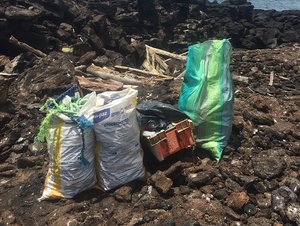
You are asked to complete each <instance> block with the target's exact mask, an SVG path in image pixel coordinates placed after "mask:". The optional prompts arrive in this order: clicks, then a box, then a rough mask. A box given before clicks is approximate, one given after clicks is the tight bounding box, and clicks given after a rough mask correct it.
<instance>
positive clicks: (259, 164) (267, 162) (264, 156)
mask: <svg viewBox="0 0 300 226" xmlns="http://www.w3.org/2000/svg"><path fill="white" fill-rule="evenodd" d="M252 164H253V169H254V173H255V175H257V176H258V177H260V178H263V179H272V178H275V177H277V176H279V175H281V174H282V173H283V171H284V170H285V167H286V163H285V161H284V160H283V159H282V158H280V157H279V156H276V155H270V154H269V152H261V153H260V154H259V155H258V156H257V157H255V158H253V159H252Z"/></svg>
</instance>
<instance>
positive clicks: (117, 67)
mask: <svg viewBox="0 0 300 226" xmlns="http://www.w3.org/2000/svg"><path fill="white" fill-rule="evenodd" d="M115 68H116V69H121V70H126V71H132V72H136V73H140V74H144V75H152V76H159V77H162V78H165V79H170V80H172V79H173V77H171V76H167V75H163V74H158V73H153V72H150V71H145V70H140V69H136V68H131V67H124V66H120V65H116V66H115Z"/></svg>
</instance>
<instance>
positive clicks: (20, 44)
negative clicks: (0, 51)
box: [9, 36, 47, 57]
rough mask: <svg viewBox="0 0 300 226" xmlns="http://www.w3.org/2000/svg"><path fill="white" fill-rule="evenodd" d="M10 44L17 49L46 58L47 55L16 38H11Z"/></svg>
mask: <svg viewBox="0 0 300 226" xmlns="http://www.w3.org/2000/svg"><path fill="white" fill-rule="evenodd" d="M9 42H10V43H11V44H13V45H15V46H17V47H19V48H20V49H23V50H25V51H29V52H32V53H34V54H35V55H37V56H39V57H46V56H47V55H46V54H45V53H43V52H42V51H40V50H38V49H35V48H33V47H31V46H29V45H27V44H26V43H24V42H20V41H19V40H18V39H16V38H15V37H14V36H10V38H9Z"/></svg>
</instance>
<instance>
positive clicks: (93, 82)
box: [75, 76, 123, 93]
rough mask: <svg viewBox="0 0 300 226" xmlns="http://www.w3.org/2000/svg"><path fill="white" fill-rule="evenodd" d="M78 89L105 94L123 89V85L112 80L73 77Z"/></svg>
mask: <svg viewBox="0 0 300 226" xmlns="http://www.w3.org/2000/svg"><path fill="white" fill-rule="evenodd" d="M75 78H76V80H77V82H78V85H79V87H81V89H87V90H89V91H95V92H97V93H99V92H105V91H116V90H120V89H122V88H123V83H121V82H118V81H114V80H111V79H109V80H104V79H101V78H85V77H82V76H76V77H75Z"/></svg>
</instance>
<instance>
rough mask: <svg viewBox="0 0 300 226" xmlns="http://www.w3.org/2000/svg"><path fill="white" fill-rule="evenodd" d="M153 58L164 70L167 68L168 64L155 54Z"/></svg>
mask: <svg viewBox="0 0 300 226" xmlns="http://www.w3.org/2000/svg"><path fill="white" fill-rule="evenodd" d="M155 60H156V62H157V63H158V64H159V65H160V66H161V67H162V68H163V69H164V70H165V71H167V70H169V66H168V65H167V64H166V63H165V62H164V61H163V59H161V57H160V56H158V55H157V54H155Z"/></svg>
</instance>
